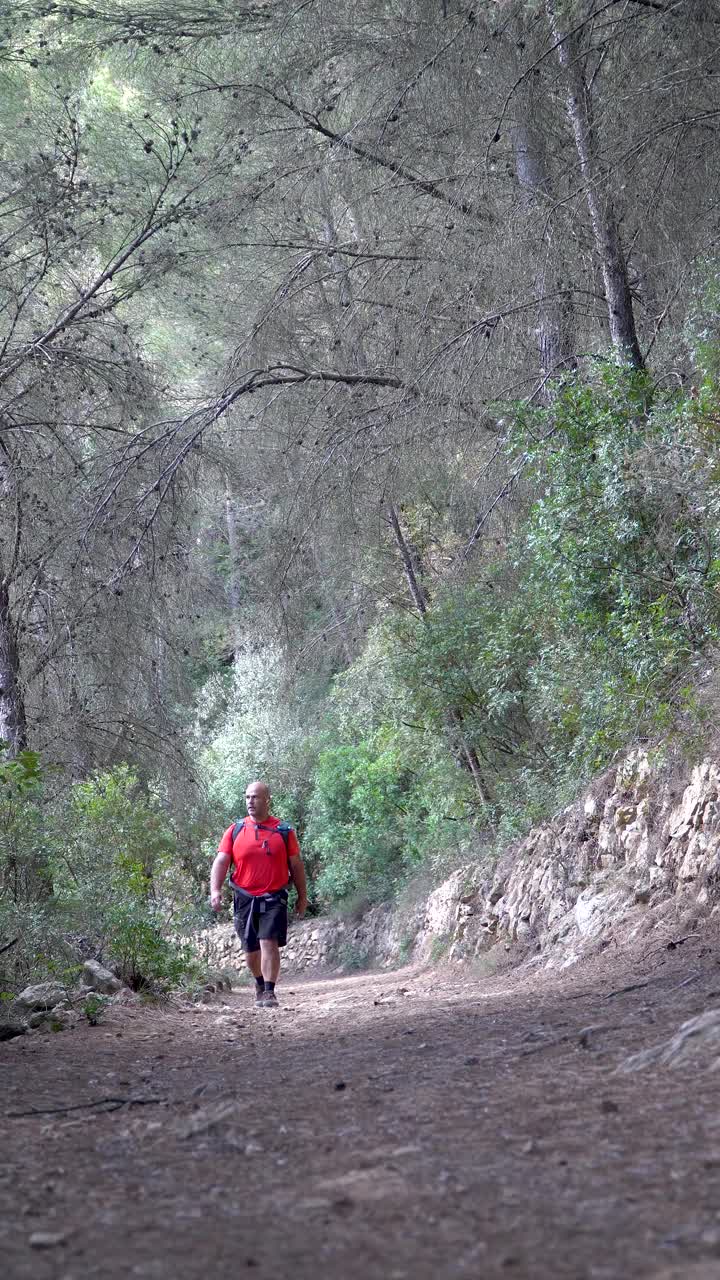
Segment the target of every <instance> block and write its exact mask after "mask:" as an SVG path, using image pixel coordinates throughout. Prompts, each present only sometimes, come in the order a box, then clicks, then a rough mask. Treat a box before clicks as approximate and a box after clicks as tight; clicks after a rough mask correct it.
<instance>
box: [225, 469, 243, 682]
mask: <svg viewBox="0 0 720 1280" xmlns="http://www.w3.org/2000/svg"><path fill="white" fill-rule="evenodd" d="M225 528H226V531H227V540H228V551H229V552H230V572H229V575H228V587H227V591H228V603H229V605H230V620H231V627H232V648H233V662H236V661H237V658H238V654H239V653H240V650H241V648H242V639H241V632H240V575H239V573H238V558H239V542H238V535H237V520H236V518H235V496H234V494H233V492H232V489H231V487H230V481H229V479H228V477H227V476H226V477H225Z"/></svg>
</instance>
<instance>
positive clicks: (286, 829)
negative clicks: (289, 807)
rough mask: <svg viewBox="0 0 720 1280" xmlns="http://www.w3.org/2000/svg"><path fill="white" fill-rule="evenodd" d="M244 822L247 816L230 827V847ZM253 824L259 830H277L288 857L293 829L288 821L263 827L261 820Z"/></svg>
mask: <svg viewBox="0 0 720 1280" xmlns="http://www.w3.org/2000/svg"><path fill="white" fill-rule="evenodd" d="M246 822H247V818H241V820H240V822H236V823H235V826H234V827H233V829H232V836H231V837H230V848H231V849H232V846H233V845H234V843H235V841H236V839H237V837H238V836H239V835H240V832H241V831H242V830H243V828H244V826H245V823H246ZM253 826H257V827H258V828H259V830H260V831H277V832H278V834H279V835H281V836H282V838H283V840H284V841H285V852H286V854H287V855H288V857H290V851H289V843H290V832H291V831H293V830H294V828H293V827H291V825H290V823H289V822H281V823H280V824H279V825H278V826H277V827H264V826H263V824H262V822H258V823H253Z"/></svg>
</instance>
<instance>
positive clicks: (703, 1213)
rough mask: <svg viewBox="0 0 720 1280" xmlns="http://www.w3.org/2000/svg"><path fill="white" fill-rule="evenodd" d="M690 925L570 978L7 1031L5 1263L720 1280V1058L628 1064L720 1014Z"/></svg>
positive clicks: (127, 1269) (353, 984) (0, 1052)
mask: <svg viewBox="0 0 720 1280" xmlns="http://www.w3.org/2000/svg"><path fill="white" fill-rule="evenodd" d="M668 940H670V939H669V935H668V936H667V937H666V938H665V939H659V940H654V941H653V943H652V944H649V943H646V944H645V946H644V949H640V950H638V951H636V952H635V953H634V954H633V955H625V956H624V957H621V956H618V955H617V954H615V955H613V956H609V955H608V954H607V953H606V954H605V955H604V956H603V957H601V958H600V959H597V960H595V961H593V962H592V963H585V964H584V965H582V966H577V967H575V968H574V969H572V970H570V971H567V972H566V973H564V974H561V975H556V974H548V973H547V972H546V971H542V972H540V971H534V972H533V971H531V972H528V971H527V970H526V971H524V972H519V971H516V972H514V973H507V974H504V975H496V976H494V977H492V978H484V977H482V976H479V975H476V976H473V975H472V974H470V973H469V972H467V971H462V972H460V974H459V975H458V973H451V972H449V971H447V970H441V971H437V972H428V971H425V972H417V971H409V970H404V971H401V972H398V973H390V974H388V973H382V974H376V973H371V974H362V975H360V976H352V977H343V978H335V979H327V980H319V981H309V980H302V981H298V980H289V979H286V980H285V982H284V984H283V985H282V986H281V988H280V989H279V994H281V996H282V1000H283V1004H282V1008H281V1009H280V1010H279V1011H278V1012H277V1013H274V1012H270V1011H264V1010H257V1011H256V1010H255V1009H254V1008H253V1007H252V1005H251V1001H252V995H251V993H250V991H249V990H242V991H239V992H237V993H233V995H232V996H227V997H223V998H222V999H221V998H219V997H218V998H216V1002H215V1003H214V1004H213V1005H205V1006H192V1007H187V1008H169V1009H166V1010H158V1009H147V1008H139V1007H132V1008H122V1007H118V1008H116V1009H114V1010H113V1012H112V1014H111V1015H109V1017H108V1018H107V1019H106V1021H105V1022H104V1023H102V1024H101V1025H100V1026H99V1027H96V1028H90V1027H83V1028H80V1029H78V1030H76V1031H73V1032H64V1033H61V1034H58V1035H44V1036H40V1035H37V1036H34V1037H31V1038H27V1039H25V1040H18V1041H14V1042H11V1043H10V1044H8V1045H2V1046H0V1058H1V1060H2V1073H3V1082H4V1090H3V1098H4V1106H3V1110H4V1112H5V1118H4V1120H3V1139H2V1171H1V1173H0V1219H1V1220H2V1239H1V1240H0V1264H2V1265H3V1269H4V1274H5V1275H6V1276H8V1277H12V1280H15V1278H18V1280H19V1278H22V1280H25V1278H26V1277H27V1278H29V1277H33V1280H50V1278H52V1280H56V1278H57V1280H60V1278H61V1277H62V1278H63V1280H80V1277H83V1278H85V1277H103V1278H104V1280H112V1278H114V1277H120V1276H123V1277H125V1276H131V1277H133V1276H139V1277H171V1276H172V1277H177V1278H178V1280H185V1278H188V1280H190V1278H191V1277H192V1278H194V1277H204V1276H206V1275H213V1274H215V1275H221V1274H222V1275H238V1274H239V1275H240V1276H242V1275H245V1274H246V1273H247V1274H248V1275H249V1276H250V1275H251V1276H253V1277H254V1280H271V1278H272V1280H285V1278H286V1277H287V1278H288V1280H290V1277H292V1278H293V1280H310V1277H327V1278H329V1280H335V1277H338V1280H339V1278H340V1277H347V1278H348V1280H355V1278H358V1280H359V1278H360V1277H362V1278H363V1280H403V1278H404V1277H411V1276H412V1277H418V1278H419V1280H424V1278H425V1277H427V1278H428V1280H430V1278H431V1277H432V1280H442V1278H443V1277H456V1276H457V1277H463V1276H469V1277H480V1276H482V1277H484V1278H485V1280H493V1278H494V1277H523V1278H530V1277H532V1280H545V1278H546V1277H547V1278H548V1280H550V1277H552V1278H553V1280H559V1278H561V1277H572V1278H573V1280H585V1278H586V1277H587V1278H588V1280H590V1278H593V1280H605V1278H607V1280H610V1278H613V1280H615V1278H619V1277H629V1276H632V1277H644V1276H656V1275H659V1274H662V1275H663V1276H665V1275H667V1276H676V1277H680V1276H683V1277H688V1278H689V1277H693V1278H697V1280H703V1278H707V1280H711V1278H712V1280H715V1278H720V1109H719V1108H718V1087H719V1085H720V1080H719V1079H718V1075H717V1073H715V1074H713V1073H712V1072H708V1071H703V1070H700V1069H699V1068H695V1067H693V1068H692V1069H684V1070H683V1071H682V1072H680V1071H678V1070H674V1071H672V1070H662V1071H655V1072H646V1073H643V1074H641V1075H639V1076H637V1075H633V1076H626V1075H619V1076H618V1075H614V1074H613V1070H614V1068H615V1067H616V1066H617V1064H618V1063H619V1062H620V1061H621V1060H622V1059H623V1058H624V1057H625V1056H626V1055H627V1054H628V1053H629V1052H631V1051H634V1050H636V1049H639V1048H642V1047H645V1046H647V1045H649V1044H653V1043H655V1042H656V1041H658V1040H660V1039H662V1038H664V1037H665V1036H666V1035H668V1034H670V1033H671V1032H672V1031H674V1030H675V1029H676V1027H677V1025H678V1024H679V1023H680V1022H681V1021H683V1020H684V1019H685V1018H687V1017H690V1016H692V1015H694V1014H696V1013H699V1012H701V1011H702V1010H704V1009H706V1008H710V1007H713V1006H714V1005H720V967H719V966H720V939H718V938H717V937H716V936H708V935H704V936H703V937H701V938H698V937H691V938H688V939H687V940H686V941H685V942H684V943H683V944H682V945H681V946H676V947H673V948H671V949H670V950H667V945H666V944H667V942H668ZM637 984H644V985H637ZM624 987H633V988H634V989H633V990H627V991H622V990H620V988H624ZM613 993H616V994H613ZM589 1027H592V1028H595V1029H594V1030H590V1031H588V1030H587V1029H588V1028H589ZM103 1098H111V1099H115V1100H120V1099H129V1100H131V1101H130V1102H124V1103H122V1104H121V1103H119V1102H117V1101H115V1102H108V1103H104V1104H102V1105H96V1106H94V1107H88V1106H87V1105H86V1104H89V1103H98V1102H99V1100H100V1099H103ZM73 1106H81V1107H82V1109H79V1110H65V1111H62V1110H58V1111H56V1112H54V1113H49V1114H42V1113H43V1112H44V1111H46V1109H48V1110H49V1109H53V1108H62V1107H65V1108H70V1107H73ZM110 1107H113V1108H115V1109H113V1110H109V1109H108V1108H110ZM31 1109H35V1112H36V1114H33V1115H31V1116H27V1115H25V1116H23V1115H18V1114H17V1113H19V1112H24V1111H29V1110H31ZM37 1232H47V1233H50V1235H51V1236H52V1235H53V1234H57V1235H60V1236H61V1237H62V1239H61V1240H59V1241H57V1240H56V1241H55V1242H52V1241H49V1242H48V1243H47V1245H46V1247H38V1245H37V1244H35V1245H32V1244H31V1243H30V1241H31V1237H33V1235H34V1234H35V1233H37ZM692 1264H696V1265H694V1266H693V1265H692Z"/></svg>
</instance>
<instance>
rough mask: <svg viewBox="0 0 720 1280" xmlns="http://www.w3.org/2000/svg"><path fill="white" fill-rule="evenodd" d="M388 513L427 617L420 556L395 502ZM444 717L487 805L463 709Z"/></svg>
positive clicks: (454, 745) (413, 588)
mask: <svg viewBox="0 0 720 1280" xmlns="http://www.w3.org/2000/svg"><path fill="white" fill-rule="evenodd" d="M387 514H388V524H389V525H390V528H391V529H392V531H393V536H394V538H395V542H396V544H397V548H398V551H399V553H400V559H401V560H402V564H403V572H404V574H405V580H406V582H407V584H408V588H409V590H410V595H411V596H412V599H413V603H414V605H415V608H416V609H417V611H418V613H419V614H420V617H421V618H422V619H423V620H424V619H425V617H426V614H427V610H428V597H427V592H426V590H425V587H424V586H423V583H422V578H421V574H420V572H419V568H418V565H417V563H416V561H417V557H416V555H415V554H414V552H413V550H412V548H411V547H410V545H409V543H408V540H407V538H406V537H405V534H404V533H403V530H402V526H401V524H400V519H399V516H398V513H397V510H396V509H395V507H394V506H393V505H392V503H390V504H389V506H388V509H387ZM443 719H444V721H445V725H446V730H447V734H448V738H449V739H450V745H451V749H452V750H453V752H454V754H455V755H456V756H458V757H459V759H460V762H461V764H462V765H463V766H464V767H465V768H466V769H467V770H468V772H469V773H470V774H471V776H472V779H473V782H474V783H475V790H476V791H477V793H478V797H479V799H480V803H481V804H482V805H487V802H488V800H487V793H486V790H485V783H484V782H483V777H482V771H481V769H480V761H479V760H478V758H477V752H476V751H475V748H474V747H473V746H472V744H471V743H470V742H468V740H467V736H466V734H465V730H464V725H463V715H462V711H460V709H459V708H458V707H448V708H447V709H446V711H445V713H444V716H443Z"/></svg>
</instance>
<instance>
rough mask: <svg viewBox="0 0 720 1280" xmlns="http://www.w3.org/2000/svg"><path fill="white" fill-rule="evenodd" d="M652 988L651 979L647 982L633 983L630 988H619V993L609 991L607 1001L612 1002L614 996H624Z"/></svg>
mask: <svg viewBox="0 0 720 1280" xmlns="http://www.w3.org/2000/svg"><path fill="white" fill-rule="evenodd" d="M649 986H650V979H649V978H648V980H647V982H631V983H630V986H629V987H618V989H617V991H608V993H607V995H606V997H605V999H606V1000H612V998H613V996H624V995H626V994H627V992H628V991H640V990H642V988H643V987H649Z"/></svg>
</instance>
